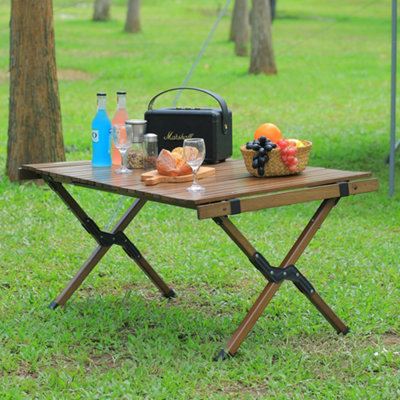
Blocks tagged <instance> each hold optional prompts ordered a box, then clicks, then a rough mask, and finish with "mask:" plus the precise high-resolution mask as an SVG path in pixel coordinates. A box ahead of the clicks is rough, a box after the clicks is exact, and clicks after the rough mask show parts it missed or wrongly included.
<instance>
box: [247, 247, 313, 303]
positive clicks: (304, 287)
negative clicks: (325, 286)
mask: <svg viewBox="0 0 400 400" xmlns="http://www.w3.org/2000/svg"><path fill="white" fill-rule="evenodd" d="M250 261H251V262H252V263H253V265H254V266H255V267H256V268H257V269H258V270H259V271H260V272H261V273H262V274H263V275H264V276H265V277H266V278H267V279H268V280H269V281H272V282H274V283H281V282H283V281H285V280H288V281H292V282H294V283H295V284H296V286H297V287H298V288H299V290H300V291H301V292H302V293H304V294H308V295H312V294H314V293H315V289H314V288H313V286H312V285H311V283H310V282H309V281H308V280H307V279H306V277H305V276H304V275H303V274H302V273H301V272H300V271H299V270H298V269H297V267H296V266H295V265H293V264H291V265H288V266H287V267H285V268H277V267H272V266H271V265H270V263H269V262H268V261H267V260H266V259H265V258H264V257H263V255H262V254H260V253H255V254H254V256H253V258H252V259H250Z"/></svg>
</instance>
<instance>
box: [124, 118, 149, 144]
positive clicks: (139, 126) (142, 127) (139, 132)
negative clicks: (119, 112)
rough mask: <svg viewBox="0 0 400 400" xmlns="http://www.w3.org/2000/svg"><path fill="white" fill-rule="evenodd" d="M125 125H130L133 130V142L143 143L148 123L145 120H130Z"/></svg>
mask: <svg viewBox="0 0 400 400" xmlns="http://www.w3.org/2000/svg"><path fill="white" fill-rule="evenodd" d="M125 125H127V126H128V125H130V126H131V129H132V130H133V142H134V143H138V142H143V135H144V133H145V132H146V126H147V121H146V120H145V119H128V120H127V121H125Z"/></svg>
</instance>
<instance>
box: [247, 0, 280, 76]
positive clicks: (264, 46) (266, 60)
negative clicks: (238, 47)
mask: <svg viewBox="0 0 400 400" xmlns="http://www.w3.org/2000/svg"><path fill="white" fill-rule="evenodd" d="M260 72H261V73H264V74H266V75H271V74H276V73H277V70H276V65H275V58H274V50H273V46H272V35H271V10H270V4H269V0H253V10H252V27H251V60H250V68H249V74H259V73H260Z"/></svg>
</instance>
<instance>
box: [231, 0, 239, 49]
mask: <svg viewBox="0 0 400 400" xmlns="http://www.w3.org/2000/svg"><path fill="white" fill-rule="evenodd" d="M238 18H239V10H238V1H237V0H235V3H234V5H233V13H232V19H231V29H230V32H229V41H230V42H234V41H235V36H236V28H237V22H238Z"/></svg>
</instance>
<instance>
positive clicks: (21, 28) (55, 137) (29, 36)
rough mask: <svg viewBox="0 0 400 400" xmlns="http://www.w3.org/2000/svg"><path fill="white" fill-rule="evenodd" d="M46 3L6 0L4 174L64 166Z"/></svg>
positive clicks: (12, 177) (49, 5)
mask: <svg viewBox="0 0 400 400" xmlns="http://www.w3.org/2000/svg"><path fill="white" fill-rule="evenodd" d="M64 160H65V153H64V143H63V137H62V127H61V109H60V101H59V96H58V82H57V71H56V58H55V41H54V27H53V8H52V1H51V0H41V1H31V2H30V5H29V7H27V5H26V1H25V0H12V1H11V19H10V100H9V122H8V143H7V166H6V170H7V172H6V173H7V175H8V176H9V177H10V180H11V181H15V180H17V179H18V168H19V167H20V165H21V164H24V163H41V162H52V161H64Z"/></svg>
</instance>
